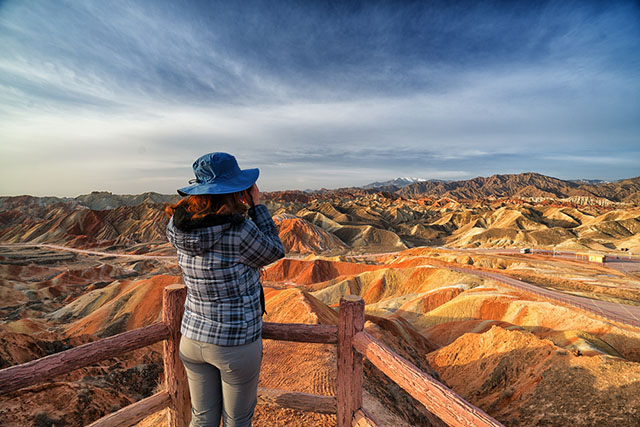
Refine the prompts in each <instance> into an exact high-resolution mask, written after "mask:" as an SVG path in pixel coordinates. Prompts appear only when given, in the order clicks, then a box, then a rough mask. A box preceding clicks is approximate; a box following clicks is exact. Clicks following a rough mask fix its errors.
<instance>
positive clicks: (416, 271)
mask: <svg viewBox="0 0 640 427" xmlns="http://www.w3.org/2000/svg"><path fill="white" fill-rule="evenodd" d="M639 189H640V179H639V178H633V179H630V180H624V181H621V182H617V183H603V184H596V185H591V184H586V183H576V182H571V181H561V180H557V179H555V178H549V177H544V176H542V175H538V174H520V175H496V176H494V177H489V178H483V179H480V178H478V179H475V180H469V181H459V182H441V181H418V182H414V183H411V184H408V185H406V186H404V187H401V188H398V187H394V186H384V187H373V188H345V189H338V190H322V191H318V192H299V191H282V192H273V193H265V195H264V199H265V200H264V203H265V205H266V206H267V207H268V208H269V210H270V212H271V213H272V215H273V218H274V221H275V223H276V225H277V227H278V229H279V232H280V237H281V240H282V242H283V244H284V245H285V248H286V250H287V256H286V257H285V258H284V259H282V260H279V261H277V262H275V263H273V264H271V265H269V266H268V267H266V268H264V270H263V272H262V278H263V284H264V288H265V298H266V311H267V314H266V315H265V316H264V320H265V321H270V322H285V323H305V324H321V325H336V324H337V319H338V315H337V307H338V304H339V301H340V298H341V297H342V296H344V295H347V294H353V295H359V296H361V297H362V298H363V299H364V301H365V304H366V305H365V316H366V323H365V329H366V330H367V331H368V332H369V333H370V334H371V335H373V336H375V337H376V338H378V339H379V340H380V341H382V342H383V343H385V344H386V345H387V346H389V347H390V348H392V349H393V350H394V351H395V352H396V353H398V354H399V355H401V356H402V357H404V358H405V359H407V360H408V361H410V362H411V363H413V364H414V365H416V366H417V367H418V368H419V369H421V370H422V371H423V372H425V373H427V374H429V375H431V376H433V377H434V378H436V379H437V380H439V381H441V382H442V383H444V384H445V385H447V386H448V387H450V388H452V389H453V390H454V391H455V392H456V393H458V394H459V395H460V396H462V397H463V398H464V399H466V400H467V401H469V402H471V403H473V404H474V405H476V406H478V407H480V408H482V409H483V410H484V411H486V412H487V413H488V414H490V415H491V416H493V417H494V418H496V419H497V420H498V421H500V422H501V423H503V424H504V425H508V426H526V425H553V426H565V425H570V424H575V425H593V426H596V425H597V426H620V425H636V424H637V420H638V418H639V417H640V257H638V256H637V255H638V254H640V199H639V198H638V194H640V193H639V191H638V190H639ZM177 200H179V198H178V197H177V196H165V195H158V194H155V193H146V194H143V195H135V196H119V195H114V194H111V193H105V192H101V193H100V192H96V193H92V194H90V195H86V196H79V197H77V198H74V199H63V198H54V197H50V198H38V197H32V196H18V197H2V198H0V301H1V302H0V320H1V322H0V337H1V340H0V369H2V368H6V367H9V366H13V365H17V364H20V363H25V362H27V361H30V360H34V359H37V358H39V357H43V356H45V355H48V354H53V353H56V352H59V351H63V350H66V349H69V348H72V347H76V346H78V345H81V344H83V343H87V342H91V341H94V340H96V339H99V338H103V337H108V336H112V335H115V334H118V333H121V332H124V331H129V330H132V329H135V328H139V327H141V326H146V325H150V324H152V323H154V322H157V321H159V320H160V312H161V304H162V301H161V295H162V290H163V289H164V287H166V286H168V285H171V284H175V283H181V281H182V278H181V273H180V270H179V268H178V266H177V263H176V260H175V250H174V249H173V248H172V247H171V246H170V245H169V244H168V243H167V241H166V237H165V231H164V230H165V227H166V223H167V220H168V218H167V217H166V215H165V214H164V212H163V210H164V207H165V206H166V204H167V203H173V202H175V201H177ZM523 249H528V251H522V250H523ZM582 254H584V255H588V254H600V255H602V256H605V257H606V258H605V262H604V263H602V262H593V261H589V260H588V259H584V258H585V256H583V255H582ZM512 282H514V283H516V284H517V283H522V284H523V286H514V285H513V284H512ZM525 285H526V286H525ZM611 307H613V308H611ZM611 310H613V311H611ZM335 377H336V350H335V346H334V345H331V344H306V343H290V342H282V341H272V340H265V341H264V357H263V365H262V372H261V379H260V386H261V387H269V388H278V389H284V390H294V391H301V392H308V393H314V394H321V395H334V394H335V392H336V388H335ZM163 381H164V378H163V370H162V351H161V344H154V345H152V346H150V347H146V348H143V349H139V350H135V351H133V352H130V353H127V354H124V355H121V356H118V357H114V358H112V359H109V360H107V361H105V362H102V363H100V364H99V365H96V366H89V367H86V368H82V369H79V370H76V371H73V372H72V373H69V374H65V375H62V376H59V377H56V378H55V379H53V380H50V381H46V382H43V383H41V384H39V385H36V386H31V387H27V388H24V389H21V390H18V391H15V392H12V393H9V394H7V395H4V396H0V419H2V420H3V425H8V426H13V425H15V426H22V425H43V426H44V425H49V426H50V425H65V426H76V425H77V426H80V425H85V424H88V423H90V422H92V421H94V420H95V419H97V418H100V417H101V416H104V415H106V414H108V413H110V412H113V411H114V410H117V409H118V408H121V407H123V406H126V405H128V404H130V403H133V402H135V401H137V400H140V399H141V398H143V397H147V396H149V395H151V394H153V393H155V392H157V391H159V390H161V389H162V387H163ZM364 389H365V394H364V406H365V407H366V408H367V409H368V410H369V411H370V412H371V413H372V414H373V415H374V416H375V417H376V418H377V419H378V420H379V421H380V423H381V424H382V425H390V426H412V425H416V426H417V425H420V426H422V425H425V426H426V425H431V422H430V421H429V419H430V417H429V416H430V414H428V413H427V412H426V409H425V408H424V407H423V406H422V405H421V404H420V403H418V402H416V401H415V400H414V399H413V398H412V397H411V396H409V395H408V394H407V393H405V392H404V391H403V390H401V389H400V388H398V387H397V385H395V384H394V383H393V382H391V381H390V380H389V379H388V378H386V376H385V375H384V374H382V373H381V372H379V371H377V369H376V368H375V367H373V366H372V365H370V364H368V363H365V381H364ZM165 419H166V415H165V414H163V413H162V412H159V413H156V414H154V415H153V416H151V417H149V418H147V419H145V420H144V421H142V422H141V423H140V425H141V426H156V425H157V426H160V425H163V423H164V422H165ZM335 422H336V421H335V416H334V415H325V414H317V413H310V412H301V411H295V410H289V409H277V408H273V407H267V406H262V405H259V406H258V407H257V409H256V415H255V418H254V425H256V426H274V425H287V426H332V425H335Z"/></svg>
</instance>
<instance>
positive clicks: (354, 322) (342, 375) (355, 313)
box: [336, 295, 364, 427]
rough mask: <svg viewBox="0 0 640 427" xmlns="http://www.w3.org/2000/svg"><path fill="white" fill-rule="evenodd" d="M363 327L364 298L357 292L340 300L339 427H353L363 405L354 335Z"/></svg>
mask: <svg viewBox="0 0 640 427" xmlns="http://www.w3.org/2000/svg"><path fill="white" fill-rule="evenodd" d="M363 328H364V300H363V299H362V298H361V297H360V296H358V295H345V296H343V297H342V298H341V299H340V323H339V324H338V378H337V381H336V385H337V387H336V392H337V396H336V397H337V398H338V427H347V426H350V425H351V423H352V421H353V416H354V414H355V413H356V411H357V410H358V409H360V408H361V407H362V381H363V375H364V374H363V371H362V356H361V355H360V354H359V353H357V352H356V351H355V350H354V348H353V337H354V336H355V335H356V334H357V333H359V332H361V331H362V329H363Z"/></svg>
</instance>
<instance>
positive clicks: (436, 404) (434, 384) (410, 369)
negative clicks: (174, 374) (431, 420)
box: [353, 331, 502, 427]
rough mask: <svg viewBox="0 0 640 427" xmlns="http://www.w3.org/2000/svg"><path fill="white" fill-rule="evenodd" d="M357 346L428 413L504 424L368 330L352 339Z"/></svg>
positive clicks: (460, 422) (461, 422)
mask: <svg viewBox="0 0 640 427" xmlns="http://www.w3.org/2000/svg"><path fill="white" fill-rule="evenodd" d="M353 345H354V347H355V348H356V349H357V350H358V351H359V352H360V353H362V355H363V356H365V357H366V358H367V359H369V361H370V362H371V363H373V364H374V365H375V366H376V367H377V368H378V369H380V370H381V371H382V372H383V373H384V374H385V375H387V376H388V377H389V378H391V379H392V380H393V381H395V382H396V383H397V384H398V385H399V386H400V387H402V388H403V389H404V390H405V391H406V392H407V393H409V394H410V395H411V396H413V397H414V398H415V399H416V400H418V401H419V402H420V403H422V404H423V405H424V406H425V407H426V408H427V410H428V411H429V412H431V413H432V414H434V415H436V416H437V417H439V418H440V419H441V420H442V421H444V422H445V423H447V424H448V425H450V426H468V427H489V426H490V427H496V426H502V424H500V423H499V422H498V421H496V420H495V419H493V418H492V417H490V416H489V415H487V414H486V413H485V412H484V411H483V410H482V409H480V408H477V407H475V406H473V405H472V404H471V403H469V402H467V401H465V400H464V399H462V398H461V397H460V396H458V395H457V394H456V393H455V392H454V391H453V390H451V389H450V388H448V387H446V386H445V385H444V384H442V383H439V382H438V381H436V380H435V379H434V378H432V377H431V376H429V375H427V374H425V373H424V372H422V371H420V370H419V369H418V368H417V367H416V366H415V365H413V364H412V363H411V362H409V361H407V360H406V359H404V358H402V357H400V356H398V355H397V354H395V353H394V352H393V351H392V350H391V349H389V347H387V346H385V345H384V344H382V343H381V342H379V341H378V340H376V339H375V338H373V337H372V336H371V335H369V334H368V333H366V332H364V331H363V332H360V333H358V334H356V336H355V337H354V338H353Z"/></svg>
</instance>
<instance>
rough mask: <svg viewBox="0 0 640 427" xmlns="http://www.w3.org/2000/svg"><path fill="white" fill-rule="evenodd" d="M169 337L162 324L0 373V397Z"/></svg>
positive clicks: (86, 345)
mask: <svg viewBox="0 0 640 427" xmlns="http://www.w3.org/2000/svg"><path fill="white" fill-rule="evenodd" d="M168 337H169V328H168V327H167V325H166V324H165V323H156V324H153V325H150V326H146V327H144V328H139V329H135V330H133V331H129V332H123V333H121V334H118V335H114V336H112V337H108V338H103V339H101V340H99V341H94V342H91V343H87V344H83V345H81V346H78V347H75V348H72V349H69V350H66V351H62V352H60V353H56V354H52V355H50V356H46V357H43V358H40V359H37V360H32V361H31V362H27V363H23V364H22V365H16V366H11V367H9V368H5V369H3V370H1V371H0V395H2V394H6V393H10V392H12V391H15V390H18V389H21V388H23V387H27V386H30V385H33V384H38V383H42V382H44V381H47V380H49V379H51V378H53V377H56V376H58V375H62V374H66V373H68V372H71V371H73V370H75V369H78V368H82V367H84V366H88V365H91V364H93V363H97V362H101V361H103V360H105V359H109V358H110V357H113V356H117V355H119V354H122V353H126V352H128V351H131V350H136V349H138V348H142V347H146V346H148V345H151V344H153V343H155V342H158V341H162V340H164V339H166V338H168Z"/></svg>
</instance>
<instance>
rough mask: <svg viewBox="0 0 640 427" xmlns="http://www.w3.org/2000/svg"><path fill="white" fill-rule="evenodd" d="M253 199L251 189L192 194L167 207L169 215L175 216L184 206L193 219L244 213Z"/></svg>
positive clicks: (166, 211) (166, 210)
mask: <svg viewBox="0 0 640 427" xmlns="http://www.w3.org/2000/svg"><path fill="white" fill-rule="evenodd" d="M250 200H251V195H250V194H249V190H242V191H238V192H237V193H230V194H202V195H191V196H187V197H185V198H184V199H182V200H180V201H179V202H178V203H176V204H174V205H169V206H167V207H166V208H165V210H164V211H165V213H166V214H167V215H168V216H170V217H171V216H173V214H174V213H175V211H176V209H178V207H183V208H184V209H185V210H186V211H187V212H189V213H190V214H191V217H192V218H193V219H199V218H204V217H205V216H207V215H210V214H214V215H233V214H241V215H244V213H245V212H247V210H248V209H249V206H248V204H249V203H250V202H249V201H250Z"/></svg>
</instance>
